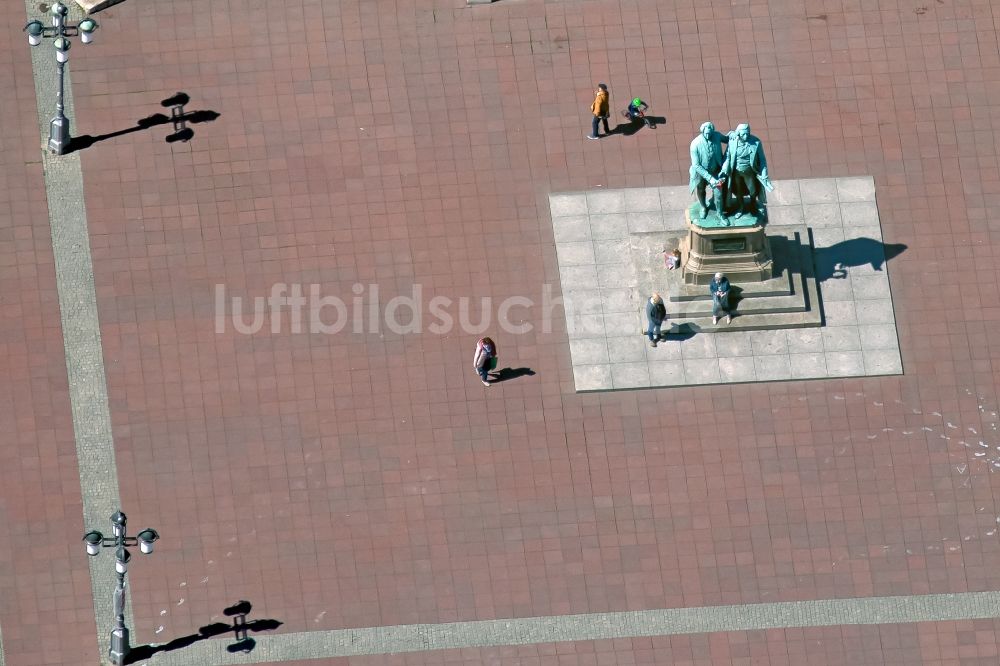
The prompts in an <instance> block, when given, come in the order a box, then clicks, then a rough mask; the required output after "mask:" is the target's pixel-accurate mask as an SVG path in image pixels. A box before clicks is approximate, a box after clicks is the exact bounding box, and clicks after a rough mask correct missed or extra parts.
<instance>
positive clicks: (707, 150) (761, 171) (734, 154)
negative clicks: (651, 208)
mask: <svg viewBox="0 0 1000 666" xmlns="http://www.w3.org/2000/svg"><path fill="white" fill-rule="evenodd" d="M724 143H725V144H727V149H726V151H725V153H723V150H722V144H724ZM708 188H711V189H712V204H711V206H710V205H709V203H708V199H707V196H706V190H707V189H708ZM773 189H774V186H773V185H771V180H770V178H769V177H768V175H767V160H766V159H765V157H764V146H763V144H761V142H760V139H758V138H757V137H755V136H753V135H752V134H750V126H749V125H747V124H746V123H743V124H741V125H738V126H737V127H736V129H735V130H733V131H732V132H729V133H728V134H721V133H719V132H717V131H715V125H713V124H712V123H711V122H706V123H702V125H701V132H700V134H699V135H698V136H696V137H695V138H694V140H693V141H692V142H691V191H692V192H694V193H696V194H697V197H698V204H697V206H698V208H699V209H700V210H698V211H697V221H696V222H695V224H697V225H699V226H702V227H720V226H721V227H728V226H733V225H735V226H748V225H749V226H752V225H754V224H757V221H758V217H760V218H763V217H764V216H765V215H766V213H765V212H764V205H765V204H766V202H767V200H766V197H765V192H770V191H771V190H773ZM710 208H712V209H714V213H715V214H714V215H709V209H710ZM734 212H735V215H734V216H733V217H732V218H730V214H731V213H734ZM689 218H690V219H691V220H695V219H696V210H695V206H692V207H691V211H690V215H689Z"/></svg>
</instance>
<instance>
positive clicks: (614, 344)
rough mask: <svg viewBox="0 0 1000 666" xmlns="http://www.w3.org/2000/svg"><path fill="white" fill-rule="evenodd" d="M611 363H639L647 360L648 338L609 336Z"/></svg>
mask: <svg viewBox="0 0 1000 666" xmlns="http://www.w3.org/2000/svg"><path fill="white" fill-rule="evenodd" d="M607 340H608V357H609V361H608V362H609V363H638V362H640V361H645V360H646V338H642V337H639V336H638V335H630V336H629V337H627V338H608V339H607Z"/></svg>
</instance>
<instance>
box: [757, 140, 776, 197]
mask: <svg viewBox="0 0 1000 666" xmlns="http://www.w3.org/2000/svg"><path fill="white" fill-rule="evenodd" d="M757 166H758V170H757V180H758V181H760V184H761V185H763V186H764V189H765V190H767V191H768V192H773V191H774V185H772V184H771V178H770V177H769V176H768V175H767V158H766V157H764V144H762V143H760V141H759V140H758V142H757Z"/></svg>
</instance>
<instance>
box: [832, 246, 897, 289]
mask: <svg viewBox="0 0 1000 666" xmlns="http://www.w3.org/2000/svg"><path fill="white" fill-rule="evenodd" d="M905 251H906V245H903V244H902V243H890V244H886V243H883V242H881V241H877V240H875V239H874V238H852V239H851V240H846V241H841V242H839V243H837V244H835V245H831V246H830V247H820V248H816V250H815V253H814V257H815V260H816V279H817V280H818V281H819V282H825V281H826V280H829V279H831V278H833V279H838V280H839V279H843V278H846V277H847V269H849V268H850V267H852V266H865V265H869V266H871V267H872V268H873V269H874V270H876V271H880V270H882V266H883V265H884V264H885V262H887V261H889V260H890V259H893V258H895V257H898V256H899V255H900V254H902V253H903V252H905Z"/></svg>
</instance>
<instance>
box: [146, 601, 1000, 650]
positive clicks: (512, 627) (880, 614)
mask: <svg viewBox="0 0 1000 666" xmlns="http://www.w3.org/2000/svg"><path fill="white" fill-rule="evenodd" d="M997 617H1000V592H996V591H990V592H962V593H957V594H928V595H911V596H900V597H867V598H852V599H823V600H818V601H783V602H770V603H756V604H745V605H729V606H703V607H697V608H669V609H659V610H644V611H622V612H607V613H588V614H582V615H563V616H549V617H529V618H516V619H501V620H479V621H471V622H448V623H442V624H412V625H400V626H390V627H365V628H359V629H339V630H330V631H311V632H300V633H290V634H276V635H262V634H255V635H253V636H252V637H253V638H254V640H255V641H256V646H255V648H254V649H253V651H252V652H249V653H235V654H233V653H229V652H228V651H227V650H226V645H227V644H228V643H229V641H226V640H218V639H214V640H209V641H202V642H199V643H195V644H194V645H191V646H189V647H187V648H184V649H183V650H178V651H177V652H176V653H159V654H156V655H154V656H152V657H151V658H150V659H149V660H148V662H147V663H149V666H189V665H190V664H193V663H197V664H212V665H213V666H229V665H230V664H259V663H271V662H282V661H298V660H308V659H331V658H336V657H354V656H371V655H379V654H398V653H404V652H427V651H434V650H455V649H467V648H491V647H502V646H515V645H543V644H549V643H562V642H572V641H593V640H610V639H616V638H646V637H653V636H677V635H682V634H710V633H720V632H731V631H761V630H766V629H792V628H800V627H831V626H848V625H882V624H911V623H916V622H948V621H960V620H976V619H991V618H997Z"/></svg>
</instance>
